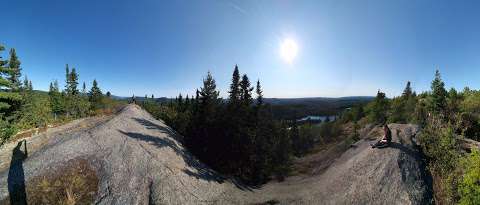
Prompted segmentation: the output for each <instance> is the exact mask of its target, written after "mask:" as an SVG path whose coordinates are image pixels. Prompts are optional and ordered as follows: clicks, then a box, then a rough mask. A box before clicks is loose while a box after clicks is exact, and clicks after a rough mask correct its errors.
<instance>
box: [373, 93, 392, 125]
mask: <svg viewBox="0 0 480 205" xmlns="http://www.w3.org/2000/svg"><path fill="white" fill-rule="evenodd" d="M368 108H369V119H370V121H371V122H373V123H385V122H386V119H387V111H388V100H387V99H386V96H385V93H383V92H380V90H379V91H378V92H377V96H376V97H375V100H373V102H371V103H370V104H369V105H368Z"/></svg>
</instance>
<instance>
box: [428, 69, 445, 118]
mask: <svg viewBox="0 0 480 205" xmlns="http://www.w3.org/2000/svg"><path fill="white" fill-rule="evenodd" d="M431 89H432V95H431V98H432V100H431V104H430V109H431V111H432V112H434V113H437V114H445V111H446V107H447V91H446V90H445V83H444V82H443V81H442V78H441V76H440V71H438V70H436V71H435V79H433V81H432V84H431Z"/></svg>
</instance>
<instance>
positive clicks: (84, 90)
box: [82, 81, 87, 95]
mask: <svg viewBox="0 0 480 205" xmlns="http://www.w3.org/2000/svg"><path fill="white" fill-rule="evenodd" d="M82 94H83V95H85V94H87V86H86V85H85V81H83V85H82Z"/></svg>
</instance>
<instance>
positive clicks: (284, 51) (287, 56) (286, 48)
mask: <svg viewBox="0 0 480 205" xmlns="http://www.w3.org/2000/svg"><path fill="white" fill-rule="evenodd" d="M297 53H298V45H297V42H295V40H293V39H290V38H286V39H284V40H283V41H282V43H281V44H280V55H281V56H282V59H283V60H285V62H287V63H288V64H292V63H293V60H295V57H297Z"/></svg>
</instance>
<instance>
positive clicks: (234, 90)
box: [228, 65, 240, 105]
mask: <svg viewBox="0 0 480 205" xmlns="http://www.w3.org/2000/svg"><path fill="white" fill-rule="evenodd" d="M228 99H229V103H230V105H235V104H238V101H239V100H240V72H239V71H238V66H237V65H235V69H234V70H233V75H232V83H231V84H230V91H229V98H228Z"/></svg>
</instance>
